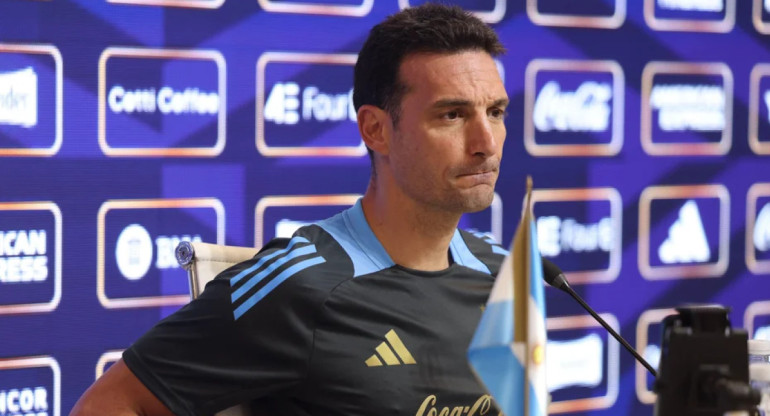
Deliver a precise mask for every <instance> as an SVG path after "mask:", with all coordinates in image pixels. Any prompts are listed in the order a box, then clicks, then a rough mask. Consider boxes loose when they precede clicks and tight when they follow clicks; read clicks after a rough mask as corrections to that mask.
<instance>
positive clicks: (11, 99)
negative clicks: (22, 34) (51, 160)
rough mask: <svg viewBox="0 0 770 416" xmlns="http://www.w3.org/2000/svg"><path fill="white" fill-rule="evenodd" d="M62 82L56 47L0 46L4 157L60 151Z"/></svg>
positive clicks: (0, 137) (0, 123) (0, 138)
mask: <svg viewBox="0 0 770 416" xmlns="http://www.w3.org/2000/svg"><path fill="white" fill-rule="evenodd" d="M62 82H63V80H62V58H61V54H60V53H59V50H58V49H56V47H54V46H50V45H16V44H4V43H0V156H53V155H55V154H56V153H57V152H58V151H59V149H60V148H61V145H62V89H63V85H62Z"/></svg>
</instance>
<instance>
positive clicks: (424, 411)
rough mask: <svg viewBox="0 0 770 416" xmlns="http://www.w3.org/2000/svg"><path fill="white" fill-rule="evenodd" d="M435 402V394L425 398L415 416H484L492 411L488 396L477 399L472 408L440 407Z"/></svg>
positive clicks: (499, 415) (490, 400) (436, 399)
mask: <svg viewBox="0 0 770 416" xmlns="http://www.w3.org/2000/svg"><path fill="white" fill-rule="evenodd" d="M437 401H438V398H436V395H435V394H431V395H430V396H428V397H426V398H425V400H423V401H422V404H421V405H420V408H419V409H417V413H415V416H449V415H456V416H484V415H487V414H490V413H489V411H490V410H491V409H492V397H491V396H490V395H488V394H485V395H483V396H481V397H479V398H478V399H477V400H476V402H475V403H473V405H472V406H453V407H448V406H445V407H441V406H439V405H437V404H436V403H437ZM501 415H502V413H499V414H498V416H501ZM490 416H491V414H490Z"/></svg>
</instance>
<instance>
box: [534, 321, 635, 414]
mask: <svg viewBox="0 0 770 416" xmlns="http://www.w3.org/2000/svg"><path fill="white" fill-rule="evenodd" d="M601 317H602V319H604V320H605V321H606V322H607V323H608V324H609V325H610V326H611V327H612V328H613V329H615V330H616V331H618V330H619V329H620V325H619V324H618V320H617V318H615V316H614V315H611V314H607V313H603V314H601ZM546 327H547V330H548V343H547V345H546V357H548V359H547V360H546V380H547V382H548V391H549V393H550V394H551V402H550V404H549V405H548V413H549V414H557V413H574V412H582V411H586V410H594V409H608V408H610V407H612V406H613V405H614V404H615V401H616V400H617V398H618V387H619V385H620V355H619V348H620V344H618V342H617V341H615V340H614V339H612V338H611V337H610V334H609V333H608V332H607V331H606V330H604V328H602V326H601V325H600V324H599V323H598V322H596V320H594V319H593V318H592V317H591V316H588V315H578V316H561V317H552V318H548V319H547V322H546Z"/></svg>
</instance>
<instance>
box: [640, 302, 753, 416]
mask: <svg viewBox="0 0 770 416" xmlns="http://www.w3.org/2000/svg"><path fill="white" fill-rule="evenodd" d="M676 310H677V312H679V313H678V314H676V315H670V316H667V317H666V318H665V319H664V320H663V338H662V341H661V357H660V364H659V366H658V377H657V379H656V381H655V385H654V388H653V390H654V391H655V392H656V393H657V395H658V398H657V401H656V402H655V411H654V414H655V416H710V415H714V416H717V415H718V416H722V415H724V413H725V412H726V411H736V410H746V411H749V412H751V411H753V409H756V405H757V404H758V403H759V399H760V396H759V393H758V392H757V391H755V390H753V389H752V388H751V386H750V385H749V364H748V334H747V333H746V331H745V330H741V329H733V328H732V327H731V326H730V320H729V318H728V312H729V309H727V308H724V307H722V306H715V305H709V306H687V307H680V308H677V309H676ZM750 414H751V413H750Z"/></svg>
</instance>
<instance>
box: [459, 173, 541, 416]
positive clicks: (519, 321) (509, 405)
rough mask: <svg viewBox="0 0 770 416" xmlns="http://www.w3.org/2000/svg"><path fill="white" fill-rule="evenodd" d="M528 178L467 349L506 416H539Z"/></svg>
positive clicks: (537, 301) (537, 299)
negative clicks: (516, 218) (508, 248)
mask: <svg viewBox="0 0 770 416" xmlns="http://www.w3.org/2000/svg"><path fill="white" fill-rule="evenodd" d="M531 194H532V178H529V177H528V178H527V195H526V196H525V197H524V208H523V211H522V215H521V221H520V222H519V226H518V228H517V229H516V234H515V235H514V237H513V247H512V248H511V252H510V253H509V254H508V257H506V258H505V260H504V261H503V264H502V266H501V267H500V272H499V273H498V274H497V278H496V279H495V283H494V286H493V287H492V293H491V294H490V296H489V301H488V302H487V306H486V308H485V309H484V313H483V315H482V316H481V322H480V323H479V326H478V328H476V333H475V335H474V336H473V341H471V345H470V348H469V349H468V361H469V362H470V364H471V368H472V369H473V370H474V371H475V373H476V376H477V377H478V378H479V380H481V382H482V383H483V384H484V386H485V387H486V388H487V391H489V393H490V394H491V395H492V397H493V398H494V399H495V402H497V405H498V406H499V407H500V410H501V411H502V412H503V413H504V414H505V415H506V416H545V415H547V408H548V389H547V387H546V383H545V344H546V330H545V296H544V294H543V292H544V290H543V267H542V262H541V258H540V251H539V250H538V248H537V231H536V230H535V223H534V221H533V216H532V206H531V202H530V201H531Z"/></svg>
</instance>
